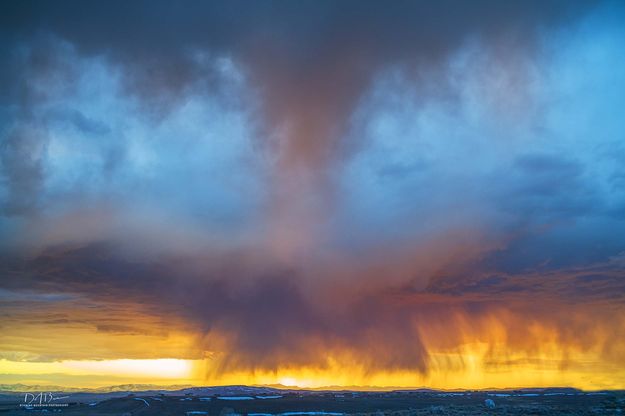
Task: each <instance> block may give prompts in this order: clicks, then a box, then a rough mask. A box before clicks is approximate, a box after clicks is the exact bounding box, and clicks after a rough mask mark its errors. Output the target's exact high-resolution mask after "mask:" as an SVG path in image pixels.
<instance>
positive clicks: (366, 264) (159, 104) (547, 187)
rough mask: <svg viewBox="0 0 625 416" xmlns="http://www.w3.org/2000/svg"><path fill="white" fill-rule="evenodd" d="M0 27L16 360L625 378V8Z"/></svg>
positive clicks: (375, 9)
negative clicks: (49, 337) (205, 362)
mask: <svg viewBox="0 0 625 416" xmlns="http://www.w3.org/2000/svg"><path fill="white" fill-rule="evenodd" d="M2 8H3V9H4V12H3V13H2V15H3V16H4V17H3V18H2V25H1V27H2V29H1V31H0V55H1V56H2V60H3V62H6V63H7V64H6V65H3V68H2V69H1V70H0V100H1V103H2V107H1V110H0V134H1V140H2V142H1V148H0V230H1V232H2V237H1V238H0V251H1V261H0V268H1V270H0V275H1V276H2V277H1V278H0V297H2V298H3V299H5V300H6V303H5V304H6V306H2V307H0V313H2V316H3V320H2V322H1V323H0V325H2V327H3V331H2V333H3V335H2V336H1V337H0V356H1V357H4V358H7V359H10V360H14V361H20V360H24V361H50V360H59V359H61V360H62V359H110V358H171V357H178V358H204V357H209V358H210V360H212V361H211V362H212V364H211V366H210V367H211V368H210V371H209V372H211V373H212V374H218V375H219V374H226V373H228V372H236V371H248V372H253V371H277V370H279V369H281V368H297V367H302V368H315V369H320V370H324V369H326V370H336V369H337V368H339V369H340V368H348V367H349V368H354V367H357V368H360V369H361V370H362V371H363V374H364V375H365V376H368V375H374V374H375V373H376V372H393V371H407V372H409V373H414V374H421V375H423V374H428V372H431V371H445V368H447V367H449V368H450V369H453V368H455V367H456V366H460V367H463V366H466V365H467V363H466V362H463V361H462V359H463V357H465V358H466V356H465V355H463V354H464V352H466V351H465V348H466V346H467V345H473V344H480V345H487V346H488V348H487V350H486V351H485V352H483V353H482V358H483V362H484V365H485V366H486V367H488V368H490V369H499V370H501V369H506V368H507V369H513V368H515V365H518V364H519V362H522V363H524V364H527V365H535V364H536V362H539V365H548V364H549V362H551V361H550V360H555V361H556V362H557V363H558V364H557V365H558V366H559V368H561V369H563V371H564V370H566V368H570V367H568V366H573V367H574V368H581V367H580V366H583V365H586V364H584V363H587V362H588V361H589V360H590V361H591V362H592V365H591V367H592V369H593V371H595V370H596V372H597V373H598V374H601V375H602V377H603V375H604V373H605V371H606V370H605V369H606V368H609V367H610V366H613V367H616V368H619V369H622V368H623V365H624V363H625V344H623V341H622V340H623V339H625V333H624V332H625V314H624V312H625V310H624V307H625V304H624V303H623V302H624V300H625V287H623V279H624V278H625V263H624V262H623V253H625V223H624V221H623V220H624V219H625V163H624V162H625V147H624V146H625V145H624V144H623V143H624V141H623V139H624V137H623V128H624V127H625V125H624V122H623V120H622V117H620V114H619V111H620V108H623V107H625V98H624V96H623V94H622V92H623V91H625V76H624V75H623V74H625V57H624V56H623V53H622V50H623V47H624V46H625V45H624V41H623V39H625V36H623V35H624V34H625V33H624V30H623V27H625V26H623V23H624V19H625V10H624V9H623V7H622V5H621V4H619V3H618V2H598V3H595V2H570V1H568V2H557V1H553V2H519V3H515V2H513V3H510V2H508V3H502V2H490V1H480V2H471V3H466V4H465V3H459V4H456V3H455V2H437V3H436V4H434V3H424V2H394V3H393V4H390V5H383V4H382V3H381V2H353V3H352V2H340V3H336V2H297V3H290V2H258V3H254V4H249V3H245V2H227V3H218V2H213V3H206V2H187V3H184V4H182V5H173V4H170V3H168V2H149V3H141V2H136V3H132V4H130V5H122V4H121V3H115V2H114V3H96V4H89V5H86V4H84V3H83V2H66V3H63V4H62V5H59V4H52V3H47V2H41V3H40V2H19V3H17V2H16V3H7V4H5V5H3V6H2ZM90 303H91V304H93V305H95V307H94V309H93V310H91V311H88V312H83V313H80V314H79V313H77V312H72V310H73V308H78V309H79V310H82V309H83V308H86V309H85V310H86V311H87V310H88V306H86V305H89V304H90ZM42 314H43V315H45V314H49V315H50V316H52V317H53V319H52V318H51V319H48V320H46V321H45V322H43V321H42V320H41V319H42V318H41V315H42ZM78 315H80V318H79V317H78ZM130 316H136V317H137V318H136V320H135V322H134V323H133V324H132V325H130V324H127V323H124V320H125V318H124V317H130ZM24 328H31V330H32V329H38V330H41V329H42V328H48V329H49V328H54V330H58V331H61V332H64V333H67V334H71V335H70V336H72V337H76V339H78V337H79V335H78V334H87V338H86V339H87V340H89V339H92V340H93V341H92V342H93V343H96V342H101V341H96V340H102V339H107V340H111V341H110V343H107V345H106V346H104V347H102V348H97V349H95V348H94V349H89V348H83V343H86V344H87V345H88V344H89V341H84V340H81V342H80V346H81V347H80V348H76V349H72V348H68V346H67V344H66V343H61V342H60V341H59V342H50V343H48V344H46V346H45V348H42V347H41V341H40V339H39V338H37V337H32V336H28V334H27V333H26V332H24ZM580 333H584V334H587V335H586V336H585V337H579V334H580ZM182 334H184V335H185V337H186V338H184V340H183V335H182ZM91 337H92V338H91ZM168 337H169V338H168ZM130 339H133V340H135V341H134V342H135V347H129V341H128V340H130ZM172 339H177V340H178V341H176V342H174V341H172ZM115 340H119V342H117V341H115ZM146 340H149V341H146ZM157 340H161V341H162V344H158V345H159V346H158V348H157V349H158V351H155V350H150V351H146V350H144V349H143V347H141V346H142V345H145V344H143V342H157V343H158V342H160V341H157ZM77 342H78V341H77ZM463 351H464V352H463ZM442 353H444V354H446V355H445V356H446V357H448V358H447V360H448V361H441V360H440V359H438V358H437V357H439V355H437V354H442ZM454 355H455V356H457V357H460V361H459V362H456V361H453V360H452V361H449V360H450V358H449V357H453V356H454ZM582 358H583V359H582ZM337 363H338V364H337ZM515 363H516V364H515ZM576 366H577V367H576ZM365 378H366V377H365ZM602 380H603V381H605V380H604V379H603V378H602ZM615 382H616V381H615V380H610V379H609V377H608V381H607V382H606V383H607V384H609V385H613V386H616V384H614V383H615ZM610 383H612V384H610ZM621 387H622V386H621Z"/></svg>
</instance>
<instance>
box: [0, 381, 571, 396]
mask: <svg viewBox="0 0 625 416" xmlns="http://www.w3.org/2000/svg"><path fill="white" fill-rule="evenodd" d="M454 391H455V392H463V391H465V392H466V391H482V392H488V391H492V392H510V391H516V392H528V393H529V392H568V393H572V392H581V390H579V389H576V388H572V387H545V388H509V389H496V388H492V389H479V390H475V389H464V390H463V389H453V390H439V389H429V388H423V387H416V388H405V387H393V386H384V387H373V386H325V387H318V388H298V387H293V386H284V385H281V384H278V385H267V386H246V385H230V386H193V385H188V384H172V385H156V384H120V385H114V386H105V387H96V388H79V387H62V386H55V385H28V384H21V383H17V384H0V392H5V393H28V392H65V393H93V394H101V393H123V392H128V393H133V392H137V393H138V392H157V393H170V394H171V393H176V394H189V395H207V396H210V395H216V396H236V395H268V394H278V393H289V392H299V393H303V392H310V393H322V392H396V393H409V392H412V393H437V392H454Z"/></svg>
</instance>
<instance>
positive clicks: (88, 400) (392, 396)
mask: <svg viewBox="0 0 625 416" xmlns="http://www.w3.org/2000/svg"><path fill="white" fill-rule="evenodd" d="M38 394H39V393H37V392H27V393H21V392H15V391H5V392H1V393H0V414H2V415H7V416H8V415H27V414H62V415H76V416H78V415H81V416H82V415H84V416H112V415H118V416H122V415H123V416H131V415H141V416H150V415H159V416H160V415H184V416H191V415H211V416H234V415H236V414H238V415H248V416H273V415H276V416H300V415H301V416H307V415H319V416H324V415H325V416H340V415H347V414H349V415H363V416H364V415H370V416H383V415H391V416H413V415H414V416H417V415H485V414H493V415H610V414H614V415H620V414H624V415H625V392H623V391H604V392H582V391H578V390H574V389H524V390H505V391H457V392H444V391H434V390H405V391H399V390H398V391H392V392H360V391H301V390H284V389H272V388H266V387H262V388H255V387H245V386H231V387H214V388H187V389H182V390H177V391H165V390H149V391H139V392H123V391H122V392H119V391H116V392H110V393H98V392H95V393H90V392H78V393H61V392H56V393H50V392H43V394H42V395H38Z"/></svg>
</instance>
